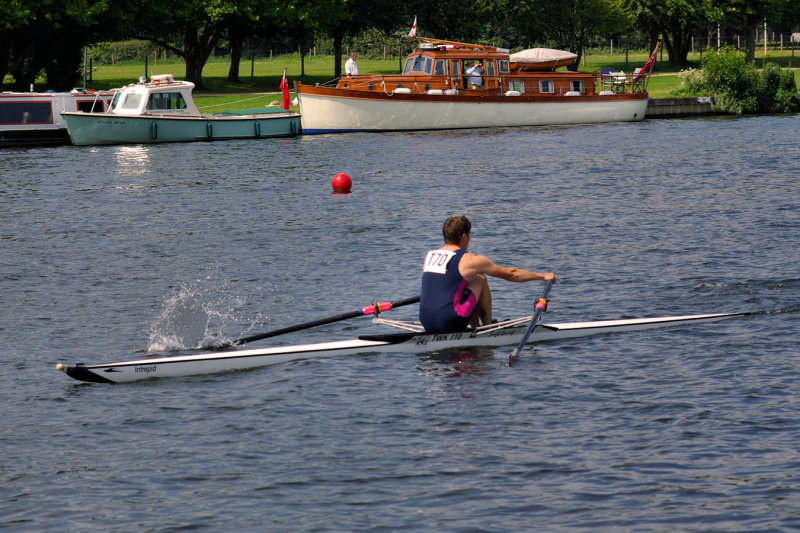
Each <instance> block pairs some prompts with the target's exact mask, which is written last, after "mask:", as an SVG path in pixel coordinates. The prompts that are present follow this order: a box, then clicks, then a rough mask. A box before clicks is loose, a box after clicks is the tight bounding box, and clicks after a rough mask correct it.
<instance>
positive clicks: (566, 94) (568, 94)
mask: <svg viewBox="0 0 800 533" xmlns="http://www.w3.org/2000/svg"><path fill="white" fill-rule="evenodd" d="M580 95H581V93H579V92H578V91H567V92H566V93H565V94H564V96H580Z"/></svg>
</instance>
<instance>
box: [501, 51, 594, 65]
mask: <svg viewBox="0 0 800 533" xmlns="http://www.w3.org/2000/svg"><path fill="white" fill-rule="evenodd" d="M577 58H578V56H577V54H573V53H572V52H567V51H564V50H553V49H552V48H529V49H527V50H522V51H521V52H517V53H515V54H511V56H510V57H509V59H510V60H511V61H512V62H513V63H517V64H518V65H519V66H520V67H533V68H536V67H540V68H541V67H545V68H547V67H552V66H553V65H557V66H561V65H566V64H569V63H572V62H573V61H575V60H576V59H577Z"/></svg>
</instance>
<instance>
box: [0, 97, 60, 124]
mask: <svg viewBox="0 0 800 533" xmlns="http://www.w3.org/2000/svg"><path fill="white" fill-rule="evenodd" d="M52 122H53V109H52V106H51V105H50V102H10V103H3V104H0V124H50V123H52Z"/></svg>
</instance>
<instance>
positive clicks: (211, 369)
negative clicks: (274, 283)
mask: <svg viewBox="0 0 800 533" xmlns="http://www.w3.org/2000/svg"><path fill="white" fill-rule="evenodd" d="M747 314H748V313H718V314H707V315H685V316H667V317H657V318H637V319H623V320H600V321H594V322H566V323H557V324H540V325H538V327H536V329H535V331H533V332H532V334H531V335H530V336H529V338H528V339H527V343H529V344H530V343H537V342H545V341H554V340H561V339H572V338H577V337H586V336H589V335H599V334H603V333H619V332H627V331H639V330H645V329H652V328H661V327H668V326H679V325H687V324H694V323H698V322H713V321H717V320H723V319H726V318H731V317H735V316H743V315H747ZM532 319H533V316H527V317H522V318H519V319H514V320H506V321H503V322H499V323H497V324H492V325H489V326H482V327H479V328H477V329H474V330H468V331H463V332H457V333H446V334H434V333H424V332H423V331H421V326H420V325H419V324H418V323H415V322H405V321H396V320H386V319H382V318H375V319H373V320H374V321H375V322H377V323H382V324H386V325H390V326H395V327H399V328H403V329H408V330H411V331H410V332H407V333H392V334H386V335H363V336H360V337H358V338H355V339H350V340H342V341H335V342H322V343H315V344H300V345H293V346H278V347H270V348H254V349H247V350H229V351H217V352H214V353H199V354H193V355H179V356H170V357H156V358H146V359H136V360H131V361H121V362H117V363H105V364H99V365H84V364H82V363H78V364H76V365H75V366H66V365H63V364H59V365H58V367H57V368H58V370H61V371H63V372H66V373H67V374H68V375H69V376H71V377H73V378H75V379H77V380H80V381H89V382H100V383H123V382H129V381H137V380H141V379H149V378H163V377H178V376H191V375H198V374H211V373H217V372H225V371H231V370H243V369H249V368H257V367H262V366H268V365H274V364H278V363H285V362H287V361H295V360H298V359H310V358H320V357H332V356H338V355H353V354H370V353H377V352H402V353H422V352H435V351H439V350H446V349H450V348H470V347H477V346H488V347H491V346H512V345H514V344H517V343H519V342H520V340H521V339H522V337H523V335H524V334H525V333H526V331H527V330H528V329H529V325H530V323H531V320H532Z"/></svg>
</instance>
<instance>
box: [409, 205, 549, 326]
mask: <svg viewBox="0 0 800 533" xmlns="http://www.w3.org/2000/svg"><path fill="white" fill-rule="evenodd" d="M471 229H472V223H471V222H470V220H469V219H468V218H467V217H465V216H455V217H450V218H448V219H447V220H445V222H444V225H443V226H442V235H443V236H444V246H442V247H441V248H439V249H436V250H431V251H429V252H428V254H427V255H426V257H425V263H424V264H423V267H422V292H421V293H420V304H419V320H420V322H421V323H422V325H423V327H424V328H425V331H427V332H428V333H451V332H456V331H463V330H465V329H467V326H472V327H473V328H475V327H478V325H479V324H484V325H486V324H491V323H492V293H491V291H490V290H489V283H488V282H487V280H486V276H487V275H489V276H493V277H496V278H502V279H505V280H507V281H515V282H524V281H534V280H544V281H548V280H553V281H555V279H556V276H555V274H553V273H552V272H547V273H540V272H532V271H530V270H523V269H521V268H513V267H503V266H500V265H497V264H495V263H494V262H492V260H491V259H489V258H488V257H486V256H483V255H477V254H473V253H470V252H468V251H467V246H469V241H470V231H471Z"/></svg>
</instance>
